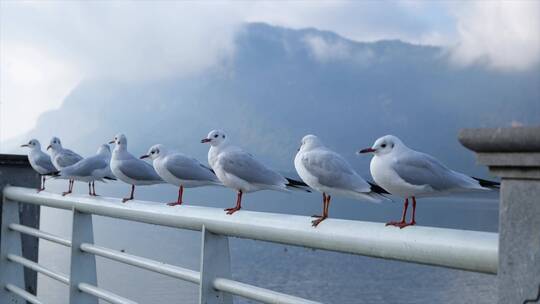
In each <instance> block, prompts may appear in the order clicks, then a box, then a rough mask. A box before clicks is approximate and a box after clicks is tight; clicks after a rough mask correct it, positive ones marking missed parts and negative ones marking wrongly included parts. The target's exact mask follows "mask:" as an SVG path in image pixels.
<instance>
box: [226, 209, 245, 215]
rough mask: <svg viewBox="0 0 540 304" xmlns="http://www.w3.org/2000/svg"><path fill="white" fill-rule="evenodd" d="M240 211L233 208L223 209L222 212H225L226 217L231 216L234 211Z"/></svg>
mask: <svg viewBox="0 0 540 304" xmlns="http://www.w3.org/2000/svg"><path fill="white" fill-rule="evenodd" d="M240 209H241V208H240V207H233V208H227V209H224V210H225V211H227V214H228V215H231V214H233V213H235V212H236V211H238V210H240Z"/></svg>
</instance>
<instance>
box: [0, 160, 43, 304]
mask: <svg viewBox="0 0 540 304" xmlns="http://www.w3.org/2000/svg"><path fill="white" fill-rule="evenodd" d="M8 184H9V185H12V186H21V187H29V188H35V189H37V188H38V187H39V185H40V177H39V175H38V174H37V173H36V172H35V171H34V170H33V169H32V167H30V163H29V162H28V158H27V157H26V156H25V155H13V154H0V191H3V189H4V187H5V186H6V185H8ZM8 203H10V204H13V203H12V202H8ZM1 205H3V200H0V213H1V212H2V209H3V208H2V207H3V206H1ZM19 205H20V206H19V212H18V214H19V222H20V223H21V224H22V225H26V226H29V227H33V228H39V211H40V208H39V206H38V205H32V204H19ZM1 218H2V216H1V214H0V219H1ZM0 224H2V223H1V220H0ZM0 238H1V236H0ZM21 238H22V255H23V257H25V258H27V259H29V260H31V261H34V262H37V260H38V244H39V243H38V239H36V238H33V237H31V236H28V235H22V236H21ZM24 278H25V279H24V289H26V291H28V292H30V293H32V294H34V295H35V294H36V291H37V273H36V272H34V271H32V270H30V269H24ZM19 287H23V286H19ZM2 288H3V287H2Z"/></svg>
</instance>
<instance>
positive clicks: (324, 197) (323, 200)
mask: <svg viewBox="0 0 540 304" xmlns="http://www.w3.org/2000/svg"><path fill="white" fill-rule="evenodd" d="M322 203H323V213H324V206H326V193H324V192H323V194H322ZM311 217H317V218H321V217H322V215H318V214H314V215H312V216H311Z"/></svg>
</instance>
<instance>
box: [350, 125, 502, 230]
mask: <svg viewBox="0 0 540 304" xmlns="http://www.w3.org/2000/svg"><path fill="white" fill-rule="evenodd" d="M359 153H373V154H374V156H373V158H372V159H371V165H370V170H371V175H372V176H373V179H374V180H375V182H376V183H377V184H379V185H380V186H381V187H383V188H384V189H385V190H387V191H388V192H390V193H391V194H393V195H396V196H400V197H402V198H404V199H405V203H404V206H403V215H402V217H401V221H397V222H389V223H387V224H386V225H387V226H388V225H392V226H397V227H400V228H404V227H407V226H410V225H415V224H416V219H415V212H416V197H429V196H444V195H448V194H452V193H466V192H475V191H486V190H494V189H498V188H499V183H497V182H492V181H487V180H483V179H478V178H474V177H470V176H467V175H465V174H463V173H460V172H456V171H453V170H450V169H449V168H447V167H446V166H445V165H443V164H442V163H441V162H439V161H438V160H437V159H436V158H434V157H433V156H431V155H428V154H424V153H421V152H418V151H415V150H412V149H410V148H409V147H407V146H406V145H405V144H404V143H403V142H402V141H401V140H400V139H399V138H397V137H396V136H393V135H386V136H383V137H381V138H379V139H377V140H376V141H375V143H374V144H373V146H372V147H371V148H367V149H363V150H361V151H360V152H359ZM409 198H410V199H412V208H413V211H412V219H411V221H410V222H408V223H407V222H405V217H406V215H407V207H408V205H409Z"/></svg>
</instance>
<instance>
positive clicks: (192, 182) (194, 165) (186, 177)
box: [140, 144, 221, 206]
mask: <svg viewBox="0 0 540 304" xmlns="http://www.w3.org/2000/svg"><path fill="white" fill-rule="evenodd" d="M140 158H141V159H144V158H150V159H151V160H152V161H153V165H154V169H155V170H156V172H157V174H158V175H159V176H160V177H161V178H162V179H163V180H164V181H166V182H167V183H169V184H172V185H176V186H178V187H179V189H178V199H177V200H176V202H172V203H168V204H167V205H169V206H176V205H182V202H183V201H182V195H183V193H184V187H185V188H191V187H201V186H209V185H221V183H220V181H219V180H218V178H217V177H216V174H214V171H212V169H210V168H208V167H207V166H205V165H203V164H201V163H200V162H199V161H198V160H196V159H195V158H192V157H189V156H186V155H184V154H181V153H173V152H170V151H168V149H167V148H166V147H165V146H164V145H160V144H158V145H154V146H152V147H151V148H150V149H149V150H148V153H147V154H145V155H143V156H141V157H140Z"/></svg>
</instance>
